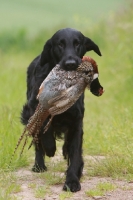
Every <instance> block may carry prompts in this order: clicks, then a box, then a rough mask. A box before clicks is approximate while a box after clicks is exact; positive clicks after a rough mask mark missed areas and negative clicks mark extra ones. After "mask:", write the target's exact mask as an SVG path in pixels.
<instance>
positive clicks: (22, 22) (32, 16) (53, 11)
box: [0, 0, 126, 35]
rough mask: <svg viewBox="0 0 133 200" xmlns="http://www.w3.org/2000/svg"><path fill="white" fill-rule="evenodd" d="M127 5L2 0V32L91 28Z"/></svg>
mask: <svg viewBox="0 0 133 200" xmlns="http://www.w3.org/2000/svg"><path fill="white" fill-rule="evenodd" d="M125 6H126V1H124V0H111V1H106V0H100V1H98V0H82V1H80V0H73V1H72V0H67V1H64V0H55V1H54V0H51V1H49V0H19V1H18V0H12V1H10V0H5V1H3V0H0V15H1V17H0V25H1V31H2V30H8V31H9V30H10V31H16V30H19V29H22V28H24V29H26V31H27V32H28V33H29V34H30V35H34V34H38V32H39V31H41V30H44V29H51V28H52V29H58V28H62V27H67V26H68V27H74V28H78V29H80V30H82V29H83V30H84V29H88V28H89V29H90V28H92V27H91V26H92V25H93V24H95V23H96V22H98V21H99V20H100V19H104V18H106V17H107V16H108V15H111V14H112V13H113V12H114V11H120V10H121V7H125ZM89 26H90V27H89Z"/></svg>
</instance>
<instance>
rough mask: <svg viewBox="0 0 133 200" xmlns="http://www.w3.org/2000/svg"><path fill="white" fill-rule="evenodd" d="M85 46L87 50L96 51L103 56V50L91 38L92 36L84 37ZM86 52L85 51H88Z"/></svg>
mask: <svg viewBox="0 0 133 200" xmlns="http://www.w3.org/2000/svg"><path fill="white" fill-rule="evenodd" d="M84 47H85V51H86V52H87V51H91V50H93V51H95V52H96V53H97V54H98V55H99V56H101V55H102V54H101V52H100V49H99V47H98V46H97V45H96V44H95V43H94V42H93V41H92V40H91V39H90V38H87V37H85V38H84ZM86 52H85V53H86Z"/></svg>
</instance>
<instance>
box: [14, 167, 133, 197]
mask: <svg viewBox="0 0 133 200" xmlns="http://www.w3.org/2000/svg"><path fill="white" fill-rule="evenodd" d="M46 173H48V172H46ZM49 173H50V172H49ZM51 173H52V172H51ZM15 175H16V176H17V177H18V181H17V183H18V184H19V185H21V191H20V192H18V193H16V194H13V195H14V196H15V197H16V198H17V199H18V200H64V199H70V200H88V199H89V200H92V199H97V200H102V199H103V200H133V183H128V182H126V181H118V180H113V179H111V178H99V177H93V178H92V177H91V178H89V177H88V175H87V172H86V169H84V172H83V178H82V180H81V187H82V188H81V191H79V192H77V193H70V192H69V193H67V192H63V191H62V187H63V182H64V180H62V181H61V182H60V183H59V184H50V185H49V186H48V184H47V179H48V177H47V178H43V177H41V175H40V174H35V173H33V172H31V171H30V168H26V169H25V168H24V169H20V170H18V171H17V172H15ZM48 176H49V175H48ZM58 176H60V177H63V176H64V173H60V174H59V173H58ZM100 182H104V183H105V182H109V183H112V184H113V185H115V186H116V189H115V190H114V191H110V192H107V193H106V194H105V196H95V197H89V196H87V194H86V191H88V190H90V189H95V187H96V185H97V184H98V183H100Z"/></svg>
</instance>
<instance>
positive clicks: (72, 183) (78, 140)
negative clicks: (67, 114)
mask: <svg viewBox="0 0 133 200" xmlns="http://www.w3.org/2000/svg"><path fill="white" fill-rule="evenodd" d="M82 125H83V122H82V119H79V120H77V119H76V122H75V124H73V128H72V127H71V130H70V131H69V132H68V136H67V141H66V142H67V147H66V148H67V153H68V159H69V166H68V170H67V175H66V182H65V184H64V187H63V189H64V190H68V189H70V191H71V192H77V191H79V190H80V189H81V186H80V182H79V180H80V177H81V175H82V170H83V165H84V163H83V158H82V137H83V129H82Z"/></svg>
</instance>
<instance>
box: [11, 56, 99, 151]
mask: <svg viewBox="0 0 133 200" xmlns="http://www.w3.org/2000/svg"><path fill="white" fill-rule="evenodd" d="M98 74H99V73H98V67H97V64H96V62H95V61H94V60H93V59H92V58H90V57H89V56H84V57H83V59H82V63H81V64H80V65H79V66H78V68H77V70H73V71H65V70H64V69H62V68H61V66H60V65H56V66H55V67H54V68H53V70H52V71H51V72H50V73H49V75H48V76H47V77H46V79H45V80H44V81H43V82H42V84H41V86H40V88H39V93H38V95H37V99H38V101H39V103H38V106H37V108H36V110H35V113H34V114H33V116H31V118H30V119H29V121H28V124H27V125H26V127H25V129H24V131H23V133H22V135H21V137H20V139H19V141H18V143H17V145H16V148H15V150H14V154H15V152H16V150H17V148H18V146H19V145H20V142H21V140H22V139H23V137H24V136H26V139H25V142H24V144H23V148H22V151H21V154H22V152H23V150H24V147H25V144H26V141H27V137H28V136H32V137H33V140H32V142H31V144H30V146H31V145H32V143H36V145H38V143H39V139H38V136H39V132H40V129H41V127H42V125H43V123H44V121H45V120H46V119H47V118H48V117H49V116H51V118H50V120H49V121H48V123H47V125H46V126H45V127H44V133H45V132H46V131H47V130H48V128H49V126H50V124H51V122H52V119H53V117H54V116H55V115H58V114H61V113H63V112H65V111H66V110H67V109H69V108H70V107H71V106H72V105H73V104H74V103H75V102H76V101H77V100H78V98H79V97H80V96H81V94H82V93H83V92H84V91H85V89H86V88H88V89H90V85H91V84H93V82H94V86H95V90H96V92H97V96H101V95H102V93H103V87H102V86H101V85H100V83H99V81H98ZM26 132H27V134H26ZM29 148H30V147H29Z"/></svg>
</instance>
